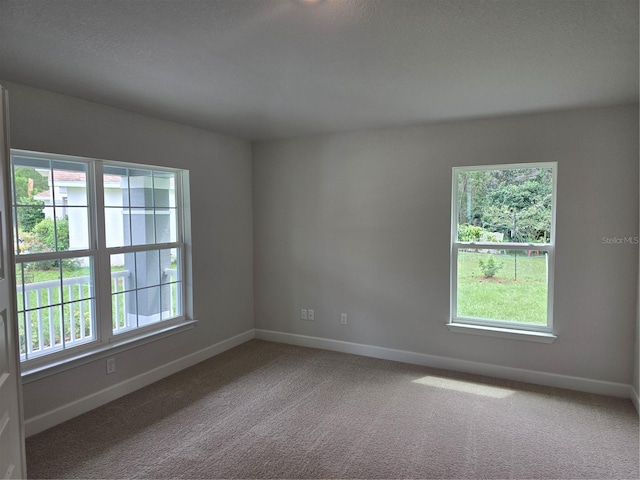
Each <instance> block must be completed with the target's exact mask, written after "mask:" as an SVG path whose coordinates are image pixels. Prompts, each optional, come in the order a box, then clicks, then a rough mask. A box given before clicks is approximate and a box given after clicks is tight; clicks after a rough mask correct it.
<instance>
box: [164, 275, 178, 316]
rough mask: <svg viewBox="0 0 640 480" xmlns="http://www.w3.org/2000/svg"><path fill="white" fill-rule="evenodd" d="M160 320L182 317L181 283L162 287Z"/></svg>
mask: <svg viewBox="0 0 640 480" xmlns="http://www.w3.org/2000/svg"><path fill="white" fill-rule="evenodd" d="M161 294H162V320H167V319H169V318H175V317H179V316H180V315H182V282H177V283H169V284H166V285H162V292H161Z"/></svg>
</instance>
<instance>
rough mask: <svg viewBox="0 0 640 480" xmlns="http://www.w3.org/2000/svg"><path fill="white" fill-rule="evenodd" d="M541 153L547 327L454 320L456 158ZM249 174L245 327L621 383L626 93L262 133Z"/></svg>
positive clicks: (632, 253)
mask: <svg viewBox="0 0 640 480" xmlns="http://www.w3.org/2000/svg"><path fill="white" fill-rule="evenodd" d="M537 161H541V162H550V161H557V162H558V204H557V205H558V207H557V250H556V252H557V254H556V275H555V283H556V290H555V301H554V304H555V305H554V311H555V316H554V321H555V329H556V333H557V335H558V337H559V338H558V340H557V341H556V342H555V343H553V344H551V345H547V344H539V343H531V342H523V341H516V340H510V339H499V338H491V337H482V336H472V335H466V334H460V333H452V332H449V330H448V329H447V328H446V326H445V324H446V322H447V321H448V318H449V240H450V238H449V236H450V233H449V232H450V199H451V168H452V167H454V166H463V165H480V164H500V163H514V162H537ZM253 182H254V197H253V205H254V254H255V270H254V278H255V281H254V282H255V283H254V295H255V322H256V328H258V329H266V330H275V331H280V332H288V333H294V334H302V335H310V336H317V337H324V338H330V339H337V340H343V341H350V342H357V343H363V344H369V345H376V346H382V347H387V348H392V349H399V350H406V351H410V352H418V353H424V354H430V355H438V356H442V357H450V358H456V359H462V360H469V361H474V362H483V363H488V364H495V365H500V366H508V367H515V368H521V369H529V370H535V371H541V372H547V373H555V374H562V375H570V376H577V377H583V378H588V379H594V380H601V381H609V382H620V383H623V384H629V383H631V379H632V371H633V361H634V337H635V329H636V295H637V281H638V271H637V269H638V246H637V245H604V244H603V242H602V237H605V236H607V237H613V236H618V237H622V236H634V235H637V233H638V106H637V105H630V106H623V107H612V108H600V109H584V110H573V111H563V112H555V113H544V114H536V115H521V116H511V117H503V118H495V119H482V120H474V121H464V122H450V123H441V124H433V125H424V126H415V127H407V128H399V129H389V130H379V131H364V132H354V133H345V134H336V135H326V136H318V137H309V138H301V139H293V140H288V141H272V142H263V143H258V144H255V145H254V147H253ZM301 308H313V309H315V312H316V320H315V321H313V322H310V321H306V322H305V321H301V320H299V319H298V318H299V311H300V309H301ZM342 312H344V313H347V314H348V315H349V324H348V325H347V326H341V325H340V324H339V314H340V313H342Z"/></svg>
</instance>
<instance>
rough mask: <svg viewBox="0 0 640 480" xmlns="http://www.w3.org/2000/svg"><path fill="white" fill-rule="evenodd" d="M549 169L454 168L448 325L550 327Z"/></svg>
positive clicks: (551, 244)
mask: <svg viewBox="0 0 640 480" xmlns="http://www.w3.org/2000/svg"><path fill="white" fill-rule="evenodd" d="M556 170H557V167H556V164H555V163H536V164H515V165H493V166H482V167H458V168H454V169H453V195H452V197H453V198H452V221H451V238H452V241H451V323H450V326H452V325H453V326H455V325H460V326H464V327H467V329H468V328H469V327H475V328H476V329H485V330H489V331H490V330H494V331H496V332H498V331H501V330H502V331H504V330H505V329H506V331H519V332H522V333H525V332H528V333H530V334H531V335H535V332H539V333H540V334H545V333H546V334H550V333H551V332H552V331H553V320H552V319H553V315H552V314H553V312H552V303H553V302H552V297H553V264H554V245H555V231H554V230H555V228H554V227H555V188H556V181H555V179H556ZM472 333H476V332H472Z"/></svg>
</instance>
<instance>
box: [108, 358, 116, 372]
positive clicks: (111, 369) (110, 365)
mask: <svg viewBox="0 0 640 480" xmlns="http://www.w3.org/2000/svg"><path fill="white" fill-rule="evenodd" d="M112 373H116V359H115V358H107V375H111V374H112Z"/></svg>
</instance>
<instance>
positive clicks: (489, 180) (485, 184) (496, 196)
mask: <svg viewBox="0 0 640 480" xmlns="http://www.w3.org/2000/svg"><path fill="white" fill-rule="evenodd" d="M457 185H458V187H457V188H458V192H457V194H458V195H457V199H458V204H457V205H456V206H455V207H456V209H457V212H458V219H457V230H458V237H457V240H458V241H460V242H468V241H484V242H486V241H490V242H491V241H495V242H503V241H504V242H518V243H548V242H550V240H551V219H552V207H553V206H552V191H553V173H552V169H551V168H548V167H545V168H513V169H512V168H506V169H496V170H475V171H459V172H458V175H457Z"/></svg>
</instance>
